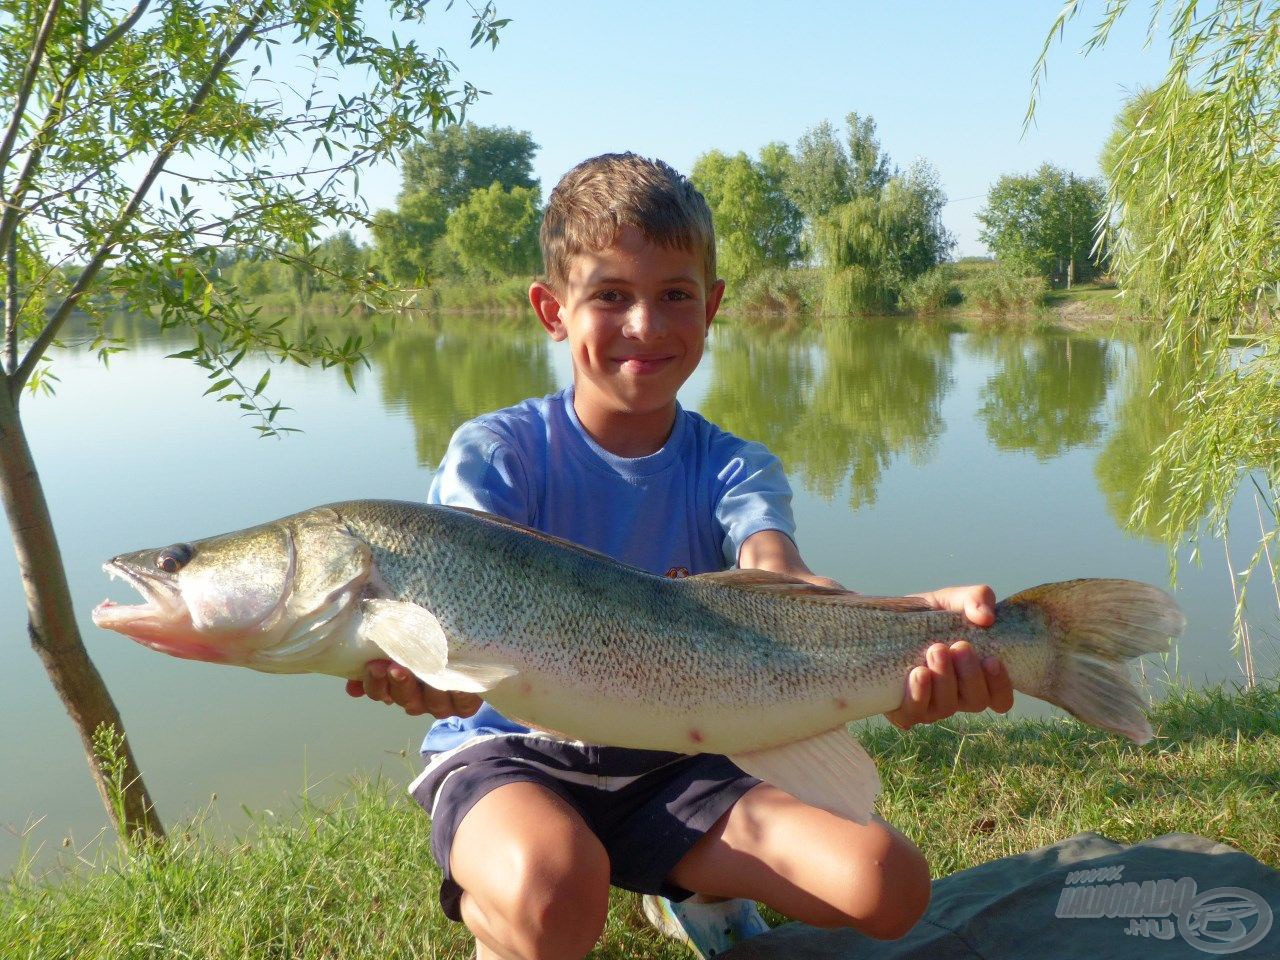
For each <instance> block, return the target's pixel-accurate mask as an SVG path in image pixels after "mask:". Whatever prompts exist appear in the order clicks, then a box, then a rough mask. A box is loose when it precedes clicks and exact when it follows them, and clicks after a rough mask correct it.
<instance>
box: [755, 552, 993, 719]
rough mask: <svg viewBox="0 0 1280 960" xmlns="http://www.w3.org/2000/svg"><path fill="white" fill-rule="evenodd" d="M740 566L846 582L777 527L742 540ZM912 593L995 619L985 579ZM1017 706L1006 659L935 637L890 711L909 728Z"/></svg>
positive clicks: (941, 606) (975, 618) (977, 618)
mask: <svg viewBox="0 0 1280 960" xmlns="http://www.w3.org/2000/svg"><path fill="white" fill-rule="evenodd" d="M738 566H740V567H747V568H752V569H756V570H771V571H773V572H774V573H783V574H786V575H787V576H791V577H795V578H796V579H798V580H807V581H809V582H810V583H814V584H818V585H819V586H824V587H840V586H841V585H840V584H838V583H836V581H834V580H832V579H830V578H829V577H820V576H818V575H817V574H815V573H814V572H813V571H812V570H810V569H809V567H808V565H807V564H806V563H805V562H804V559H803V558H802V557H801V556H800V551H799V549H798V548H797V547H796V545H795V541H794V540H792V539H791V538H790V537H789V536H787V535H786V534H785V533H782V532H781V531H778V530H761V531H760V532H759V533H755V534H752V535H751V536H750V537H748V538H747V539H746V540H745V541H743V544H742V547H741V548H740V549H739V550H738ZM842 589H847V588H842ZM911 596H914V597H920V598H922V599H924V600H927V601H928V602H929V604H930V605H931V606H933V607H934V608H935V609H938V610H951V611H953V612H955V613H963V614H964V615H965V616H966V617H968V618H969V621H970V622H971V623H973V624H975V625H976V626H979V627H989V626H991V624H993V623H995V619H996V617H995V603H996V598H995V593H994V592H992V590H991V588H990V587H989V586H986V585H985V584H980V585H975V586H968V587H944V588H943V589H941V590H931V591H928V592H924V593H914V594H911ZM1012 706H1013V684H1012V683H1011V682H1010V680H1009V672H1008V671H1007V670H1006V669H1005V666H1004V664H1003V663H1001V662H1000V660H999V659H997V658H996V657H984V658H981V659H980V658H979V657H978V654H977V651H975V650H974V649H973V645H972V644H970V643H969V642H968V641H967V640H960V641H957V642H956V643H953V644H951V645H950V646H947V644H945V643H935V644H933V645H932V646H931V647H929V649H928V650H927V651H925V666H921V667H916V668H914V669H913V670H912V671H911V672H910V673H908V674H907V678H906V681H905V682H904V684H903V691H902V703H901V704H900V705H899V706H898V708H897V709H895V710H890V711H889V712H888V713H886V714H885V717H886V718H887V719H888V720H889V722H890V723H892V724H893V725H894V726H896V727H900V728H901V729H903V730H907V729H909V728H910V727H912V726H914V725H915V724H917V723H933V722H934V721H935V720H942V719H945V718H946V717H949V716H951V715H952V714H954V713H956V712H958V711H962V710H963V711H964V712H966V713H981V712H982V711H983V710H986V709H988V708H990V709H992V710H995V711H996V712H997V713H1005V712H1006V711H1007V710H1008V709H1009V708H1010V707H1012Z"/></svg>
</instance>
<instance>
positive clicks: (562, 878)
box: [486, 847, 609, 960]
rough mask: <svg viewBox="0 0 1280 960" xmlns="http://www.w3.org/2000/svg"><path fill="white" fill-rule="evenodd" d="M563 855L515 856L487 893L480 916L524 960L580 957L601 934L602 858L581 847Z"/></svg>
mask: <svg viewBox="0 0 1280 960" xmlns="http://www.w3.org/2000/svg"><path fill="white" fill-rule="evenodd" d="M564 854H565V855H564V856H556V857H552V858H539V857H537V856H536V855H534V854H533V852H532V851H519V852H518V853H517V855H516V856H514V857H513V858H512V860H511V862H510V863H509V864H508V865H507V867H508V868H509V869H507V870H506V876H505V880H504V882H503V883H502V884H501V886H500V888H499V889H498V890H494V891H491V893H490V903H488V904H487V905H486V914H487V915H488V916H490V917H492V918H493V919H494V920H496V921H497V922H498V923H499V924H501V926H502V927H503V928H505V929H504V933H505V936H504V939H505V940H506V944H507V946H508V948H509V949H510V950H511V952H513V953H515V954H516V955H518V956H520V957H522V958H524V960H543V958H551V957H555V958H563V957H583V956H586V954H587V953H588V952H589V951H590V950H591V948H592V947H593V946H594V945H595V943H596V941H597V940H598V939H599V938H600V934H601V932H602V931H603V930H604V924H605V918H606V916H607V914H608V910H609V862H608V858H607V856H605V855H604V852H603V851H602V850H600V849H599V848H596V849H594V850H592V849H590V848H586V847H584V849H580V850H566V851H564ZM495 914H496V916H495Z"/></svg>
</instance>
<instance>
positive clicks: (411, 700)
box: [347, 660, 483, 718]
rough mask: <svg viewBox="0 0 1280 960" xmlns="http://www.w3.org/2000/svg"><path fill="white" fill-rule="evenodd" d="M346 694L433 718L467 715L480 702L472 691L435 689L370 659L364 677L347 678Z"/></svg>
mask: <svg viewBox="0 0 1280 960" xmlns="http://www.w3.org/2000/svg"><path fill="white" fill-rule="evenodd" d="M347 696H350V697H368V698H369V699H370V700H380V701H382V702H383V703H386V704H394V705H396V706H398V707H401V708H402V709H403V710H404V712H405V713H407V714H408V715H409V716H411V717H420V716H422V715H423V714H424V713H429V714H431V715H432V716H433V717H438V718H444V717H469V716H471V715H472V714H473V713H475V712H476V711H477V710H479V709H480V704H481V703H482V702H483V701H482V700H481V699H480V698H479V697H477V696H476V695H475V694H474V693H460V692H458V691H456V690H437V689H436V688H435V687H429V686H427V685H426V684H425V683H423V682H422V681H421V680H419V679H418V678H417V677H415V676H414V675H413V674H412V673H410V672H409V671H408V670H406V669H405V668H404V667H402V666H400V664H398V663H393V662H392V661H390V660H370V661H369V662H368V663H366V664H365V665H364V676H363V677H362V678H360V679H359V680H348V681H347Z"/></svg>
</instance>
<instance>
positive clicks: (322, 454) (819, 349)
mask: <svg viewBox="0 0 1280 960" xmlns="http://www.w3.org/2000/svg"><path fill="white" fill-rule="evenodd" d="M535 327H536V325H535V324H534V323H533V321H532V320H531V319H530V320H527V321H521V322H514V321H513V322H507V323H499V322H494V321H482V320H471V319H467V320H463V319H446V320H443V321H418V322H416V323H413V324H410V325H402V326H401V328H400V330H398V331H397V333H396V334H395V335H394V337H392V338H390V339H388V340H385V341H383V342H382V343H380V344H379V345H378V347H377V348H376V349H375V350H374V351H373V353H372V356H371V366H370V368H369V369H367V370H364V371H362V372H361V373H360V375H359V376H358V379H357V385H358V388H359V389H358V391H357V392H356V393H354V394H353V393H352V392H351V391H350V390H349V389H348V388H347V387H346V385H345V384H344V382H343V380H342V378H341V376H340V375H339V374H337V373H335V372H333V371H323V370H319V369H301V368H280V369H277V370H276V371H275V372H274V373H273V376H272V387H273V389H275V390H277V391H278V392H279V394H280V395H282V396H283V398H284V399H285V402H287V403H288V404H289V405H290V406H292V407H293V408H294V412H293V413H292V414H291V418H292V419H291V420H290V421H289V423H290V424H291V425H293V426H297V427H301V428H303V429H304V430H305V432H304V433H301V434H295V435H292V436H290V437H289V438H288V439H286V440H283V441H272V440H265V441H264V440H260V439H257V437H256V435H255V434H254V433H253V432H252V431H251V430H250V428H249V426H248V424H247V422H246V421H243V420H241V419H240V418H239V417H238V415H237V411H235V410H233V409H231V408H230V406H229V405H225V404H216V403H212V402H210V401H209V400H208V399H201V398H200V394H201V392H202V390H203V388H204V386H205V384H206V381H204V380H203V379H202V377H201V374H200V371H198V370H196V369H195V368H194V367H192V366H191V365H190V364H189V363H186V362H182V361H174V360H166V359H165V354H167V353H171V352H173V351H175V350H177V349H181V347H179V346H175V344H174V343H165V342H162V340H161V339H160V338H159V337H158V336H157V335H156V334H155V333H154V332H152V333H148V332H147V330H146V329H145V324H143V323H142V322H141V321H129V320H122V321H120V329H119V331H118V333H119V335H121V336H124V337H125V338H126V339H127V340H129V341H130V342H131V343H132V349H131V350H130V351H129V352H127V353H125V354H122V355H119V356H117V357H115V358H114V359H113V360H112V363H111V370H110V371H109V372H108V371H106V370H104V369H103V368H102V366H101V365H100V364H99V363H98V362H97V361H96V360H95V359H94V358H93V357H91V356H88V355H86V354H83V353H74V352H70V353H67V354H65V355H62V356H60V357H59V358H58V360H57V364H56V367H55V371H56V372H57V373H58V374H59V376H60V377H61V383H60V384H59V385H58V395H57V396H56V397H55V398H52V399H51V398H46V397H38V398H29V399H27V400H24V403H25V405H26V406H25V411H26V422H27V425H28V429H29V433H30V436H31V441H32V445H33V447H34V448H35V454H36V458H37V462H38V463H39V466H40V469H41V471H42V474H43V477H44V480H45V484H46V490H47V493H48V496H49V500H50V503H51V508H52V511H53V515H54V518H55V521H56V524H57V529H58V534H59V537H60V539H61V543H62V548H63V551H64V554H65V557H66V562H67V566H68V573H69V576H70V580H71V589H72V592H73V595H74V597H75V600H76V605H77V609H78V610H79V611H80V613H81V624H82V628H83V630H84V636H85V642H86V644H87V646H88V648H89V651H90V653H91V655H92V656H93V658H94V659H95V661H96V662H97V664H98V666H99V668H100V669H101V670H102V672H103V674H104V675H105V678H106V681H107V684H108V687H109V688H110V690H111V691H112V693H113V695H114V697H115V699H116V702H117V704H118V705H119V707H120V709H121V712H122V713H123V715H124V719H125V723H126V725H127V728H128V732H129V734H130V736H131V738H132V740H133V744H134V749H135V751H136V753H137V755H138V758H139V761H140V763H141V765H142V769H143V771H144V773H145V775H146V777H147V779H148V783H149V785H150V787H151V790H152V793H153V796H154V797H155V799H156V802H157V804H158V806H159V809H160V812H161V815H162V816H163V817H164V819H165V820H166V822H167V823H169V824H173V823H175V822H176V821H178V819H179V818H182V817H186V816H189V815H192V814H194V813H196V812H198V811H200V810H201V809H204V808H206V807H208V806H210V805H212V807H213V808H214V809H216V811H217V812H218V813H219V814H220V815H221V816H222V817H223V818H224V819H225V821H226V822H228V823H230V824H231V825H232V827H233V828H234V827H237V826H240V825H243V823H244V819H243V816H242V815H241V814H240V809H241V807H242V806H244V807H248V808H249V809H252V810H256V811H261V810H264V809H265V810H269V811H273V812H274V813H275V814H278V815H287V813H288V811H289V809H290V808H291V807H292V805H293V803H294V802H295V800H296V798H297V797H298V795H299V794H300V793H302V792H303V791H304V790H309V791H312V792H315V793H321V794H322V793H324V792H327V791H332V790H335V789H338V788H340V786H341V785H342V783H343V782H344V781H345V780H346V778H348V777H349V776H351V775H352V774H357V773H359V774H377V773H379V772H381V773H382V774H383V775H384V776H386V777H389V778H393V779H395V780H397V781H400V780H405V779H407V778H408V777H410V776H411V775H412V774H413V773H414V772H415V770H416V763H415V760H416V745H417V743H418V741H419V740H420V738H421V735H422V732H423V729H424V723H423V721H422V720H420V719H412V718H407V717H405V716H403V715H402V714H399V712H398V711H395V710H392V709H391V708H385V707H382V706H381V705H378V704H373V703H371V702H369V701H367V700H361V701H354V700H350V699H348V698H347V697H346V696H345V694H344V693H343V689H342V682H341V681H339V680H334V679H329V678H319V677H276V676H265V675H261V674H255V673H253V672H251V671H247V670H229V669H226V668H219V667H215V666H210V665H205V664H197V663H191V662H185V661H179V660H174V659H170V658H166V657H162V656H159V655H157V654H155V653H152V652H149V651H147V650H145V649H143V648H142V647H140V646H138V645H136V644H132V643H130V642H128V641H127V640H125V639H123V638H122V637H120V636H118V635H116V634H112V633H107V632H104V631H100V630H98V629H96V628H95V627H94V626H93V625H92V623H91V622H90V619H89V611H90V610H91V609H92V607H93V606H94V604H96V603H97V602H98V601H99V600H101V599H102V598H103V597H104V596H111V597H112V598H114V599H117V600H120V601H122V602H134V600H135V599H136V598H135V596H134V594H133V592H132V591H131V590H129V588H127V587H125V586H123V585H121V584H118V583H115V582H114V581H108V580H107V579H106V577H105V575H104V574H103V573H102V572H101V569H100V566H101V563H102V561H103V560H105V559H106V558H107V557H109V556H111V555H113V554H115V553H118V552H121V551H123V550H126V549H134V548H137V547H141V546H146V545H155V544H160V543H170V542H173V541H176V540H185V539H195V538H198V537H201V536H206V535H209V534H213V533H220V532H223V531H226V530H231V529H235V528H239V527H243V526H247V525H250V524H252V523H257V522H260V521H263V520H267V519H270V518H274V517H277V516H281V515H283V514H286V513H290V512H293V511H296V510H300V509H303V508H306V507H310V506H314V505H316V504H320V503H325V502H328V501H332V500H340V499H347V498H353V497H394V498H403V499H421V498H422V497H423V496H424V495H425V493H426V490H427V486H428V483H429V482H430V478H431V471H432V468H433V467H434V465H435V463H436V462H437V460H438V459H439V457H440V455H441V453H442V452H443V450H444V447H445V445H446V443H447V442H448V438H449V435H450V434H451V432H452V431H453V429H454V428H455V427H456V426H457V425H458V424H459V423H460V422H461V421H463V420H464V419H466V418H468V417H471V416H474V415H476V414H478V413H480V412H483V411H485V410H489V409H493V408H495V407H499V406H503V405H506V404H509V403H513V402H515V401H518V400H520V399H523V398H524V397H527V396H531V395H536V394H543V393H546V392H549V391H552V390H555V389H557V388H559V387H560V386H562V385H563V384H565V383H566V382H567V377H568V374H569V363H568V357H567V355H566V354H565V353H564V352H563V351H562V350H561V349H560V348H559V347H556V346H554V345H552V344H551V343H550V342H549V341H547V340H546V339H545V337H542V336H541V335H540V333H538V332H537V331H536V330H535ZM1150 361H1151V358H1150V357H1149V356H1147V355H1145V354H1144V352H1143V351H1142V350H1141V349H1138V348H1135V347H1133V346H1131V345H1126V344H1121V343H1117V342H1108V341H1104V340H1098V339H1091V338H1086V337H1068V336H1063V335H1034V336H1031V335H1028V336H1013V335H1008V334H1001V335H990V336H985V335H977V334H963V333H954V332H946V331H944V330H940V329H936V328H926V327H919V326H901V327H899V326H897V325H895V324H891V323H887V322H877V323H873V324H867V325H855V326H851V327H848V328H844V329H839V330H814V331H806V332H802V333H787V332H781V331H777V330H769V331H762V330H756V329H744V328H741V327H734V326H730V325H728V324H726V325H722V326H717V327H716V328H715V329H714V330H713V336H712V339H711V343H710V347H709V352H708V356H707V358H706V360H705V361H704V363H703V366H702V367H701V368H700V370H699V371H698V373H697V375H696V376H695V377H694V378H693V379H692V380H691V381H690V382H689V383H688V384H687V386H686V388H685V390H684V392H683V393H682V395H681V400H682V402H683V403H685V404H686V405H687V406H689V407H691V408H694V409H697V410H700V411H701V412H703V413H704V414H706V415H707V416H709V417H710V418H711V419H713V420H715V421H717V422H719V423H721V424H723V425H724V426H726V427H727V428H729V429H731V430H733V431H735V432H737V433H739V434H742V435H744V436H747V437H752V438H755V439H759V440H761V441H763V442H764V443H766V444H767V445H768V446H770V447H771V448H772V449H773V450H775V451H776V452H777V453H778V454H779V455H780V456H781V457H782V459H783V461H784V463H785V465H786V467H787V470H788V472H789V474H790V475H791V477H792V482H793V485H794V487H795V489H796V513H797V518H798V521H799V534H798V537H799V540H800V545H801V548H802V550H803V552H804V554H805V557H806V558H807V559H808V561H809V563H810V565H811V566H812V567H813V568H814V569H815V570H817V571H819V572H821V573H823V574H825V575H828V576H832V577H835V578H836V579H837V580H839V581H841V582H843V583H845V584H847V585H848V586H850V587H853V588H856V589H859V590H863V591H866V592H871V593H903V592H909V591H912V590H917V589H923V588H929V587H936V586H942V585H945V584H949V583H970V582H976V581H987V582H989V583H991V584H992V585H993V586H994V587H995V588H996V591H997V592H998V593H999V594H1001V595H1003V594H1006V593H1010V592H1013V591H1015V590H1017V589H1019V588H1021V587H1025V586H1029V585H1032V584H1035V583H1040V582H1043V581H1047V580H1058V579H1066V578H1070V577H1078V576H1116V577H1131V578H1136V579H1143V580H1149V581H1152V582H1155V583H1161V584H1163V583H1165V582H1166V579H1167V569H1168V566H1167V555H1166V551H1165V548H1164V547H1163V546H1162V545H1161V544H1160V543H1158V542H1157V541H1156V540H1155V539H1154V538H1152V537H1149V536H1142V535H1131V534H1127V533H1125V532H1123V531H1122V529H1121V527H1120V521H1121V519H1122V518H1123V517H1124V516H1125V515H1126V514H1127V512H1128V508H1129V504H1130V502H1131V500H1132V497H1133V491H1134V487H1135V485H1136V483H1137V480H1138V478H1139V476H1140V472H1141V469H1142V462H1143V456H1144V455H1145V453H1146V452H1148V451H1149V450H1151V449H1152V448H1153V447H1154V446H1155V444H1157V443H1158V442H1159V441H1160V440H1161V439H1162V438H1163V436H1164V435H1165V432H1166V431H1167V430H1168V429H1169V426H1170V424H1171V423H1172V422H1173V419H1172V418H1173V413H1172V411H1171V410H1170V409H1169V408H1168V406H1167V404H1164V403H1163V402H1162V399H1161V397H1159V396H1158V395H1157V396H1152V395H1151V391H1150V376H1151V374H1150V367H1151V362H1150ZM246 363H247V362H246ZM256 376H257V375H256V374H250V375H248V376H247V379H249V382H254V380H256ZM1238 507H1239V509H1238V510H1237V511H1236V513H1237V517H1236V524H1237V527H1238V530H1239V531H1240V532H1239V534H1238V535H1239V538H1240V539H1239V543H1238V545H1237V546H1236V547H1235V561H1236V565H1237V567H1239V566H1242V565H1243V563H1244V562H1245V561H1247V559H1248V556H1249V553H1250V552H1251V548H1252V541H1250V540H1249V538H1248V534H1249V532H1250V531H1256V529H1257V521H1256V519H1255V518H1254V514H1253V509H1254V508H1253V503H1252V501H1251V500H1245V499H1243V498H1242V501H1241V503H1240V504H1239V505H1238ZM1205 546H1206V549H1205V551H1204V552H1205V557H1206V559H1205V565H1204V567H1203V568H1196V567H1194V566H1184V567H1183V569H1182V570H1181V572H1180V575H1179V583H1178V587H1177V596H1178V599H1179V601H1180V602H1181V603H1182V605H1183V607H1184V609H1185V610H1186V611H1187V614H1188V620H1189V626H1188V629H1187V633H1186V636H1185V638H1184V639H1183V641H1182V643H1181V644H1180V646H1179V650H1178V655H1177V658H1176V662H1174V661H1170V662H1168V663H1161V662H1160V661H1155V662H1154V663H1153V664H1152V665H1151V666H1150V667H1149V668H1148V669H1147V671H1146V673H1147V675H1148V677H1149V678H1151V679H1152V680H1153V682H1154V687H1155V689H1156V690H1157V692H1158V688H1159V685H1160V683H1161V682H1162V678H1163V677H1164V676H1165V675H1166V673H1167V672H1169V671H1172V670H1176V671H1177V673H1178V674H1179V675H1181V676H1182V677H1185V678H1186V679H1188V680H1189V681H1191V682H1194V683H1204V682H1214V681H1219V680H1234V681H1238V680H1239V679H1240V677H1241V671H1240V667H1239V666H1238V664H1237V663H1236V661H1235V660H1234V659H1233V657H1232V654H1231V649H1230V647H1231V644H1230V632H1231V615H1232V600H1231V594H1230V589H1229V586H1228V581H1227V573H1226V565H1225V561H1224V560H1223V558H1222V548H1221V544H1218V543H1207V544H1206V545H1205ZM1267 593H1269V590H1267V591H1263V590H1262V589H1258V590H1257V591H1256V595H1257V596H1259V597H1262V598H1264V599H1265V595H1266V594H1267ZM1251 617H1252V620H1253V625H1254V635H1255V645H1256V646H1257V647H1258V648H1259V649H1258V652H1257V655H1258V659H1259V665H1260V667H1261V669H1262V671H1263V672H1264V673H1267V674H1272V675H1274V673H1275V672H1276V650H1277V643H1276V640H1275V625H1276V613H1275V610H1274V608H1273V607H1262V608H1259V609H1256V610H1254V611H1253V612H1252V613H1251ZM0 625H3V634H2V635H0V672H2V674H3V676H4V677H5V679H6V683H5V694H4V698H3V700H2V701H0V721H3V723H2V728H3V729H4V731H5V734H4V736H3V738H0V771H3V772H2V773H0V866H5V867H7V866H9V865H10V864H12V863H13V862H14V860H15V858H16V857H17V855H18V852H19V850H20V849H21V847H22V846H23V845H24V843H25V845H26V847H27V848H28V849H29V850H39V851H40V857H41V859H47V858H48V857H49V856H50V854H51V853H52V852H54V851H57V850H58V849H60V846H61V843H62V841H63V838H65V837H67V836H69V835H70V836H72V837H73V838H74V842H75V844H76V845H80V844H82V843H84V842H86V841H89V840H91V839H92V838H93V836H94V835H95V834H96V833H97V832H98V831H99V830H100V829H101V827H102V825H103V823H104V820H103V817H102V814H101V809H100V807H99V801H98V798H97V795H96V792H95V791H94V789H93V787H92V784H91V783H90V780H89V777H88V774H87V773H86V770H85V762H84V759H83V757H82V755H81V751H80V746H79V741H78V739H77V738H76V736H75V734H74V732H73V731H72V728H71V725H70V723H69V722H68V720H67V719H66V716H65V714H64V712H63V710H62V708H61V706H60V705H59V703H58V701H57V699H56V697H55V695H54V693H53V690H52V688H51V687H50V685H49V683H48V681H47V679H46V678H45V675H44V673H43V670H42V669H41V667H40V665H39V662H38V660H37V658H36V656H35V654H34V653H33V652H32V651H31V650H30V648H29V647H28V645H27V641H26V633H25V612H24V607H23V602H22V595H21V590H20V587H19V584H18V578H17V573H16V567H15V564H14V561H13V557H12V554H11V552H10V551H9V550H7V549H6V550H4V551H0ZM1019 709H1023V710H1035V709H1036V707H1035V705H1033V704H1030V705H1029V704H1027V703H1025V702H1023V703H1022V704H1020V707H1019ZM214 794H216V795H217V798H218V799H217V800H216V802H215V801H212V800H211V798H212V797H213V795H214ZM24 834H25V840H23V839H21V837H22V836H23V835H24Z"/></svg>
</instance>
